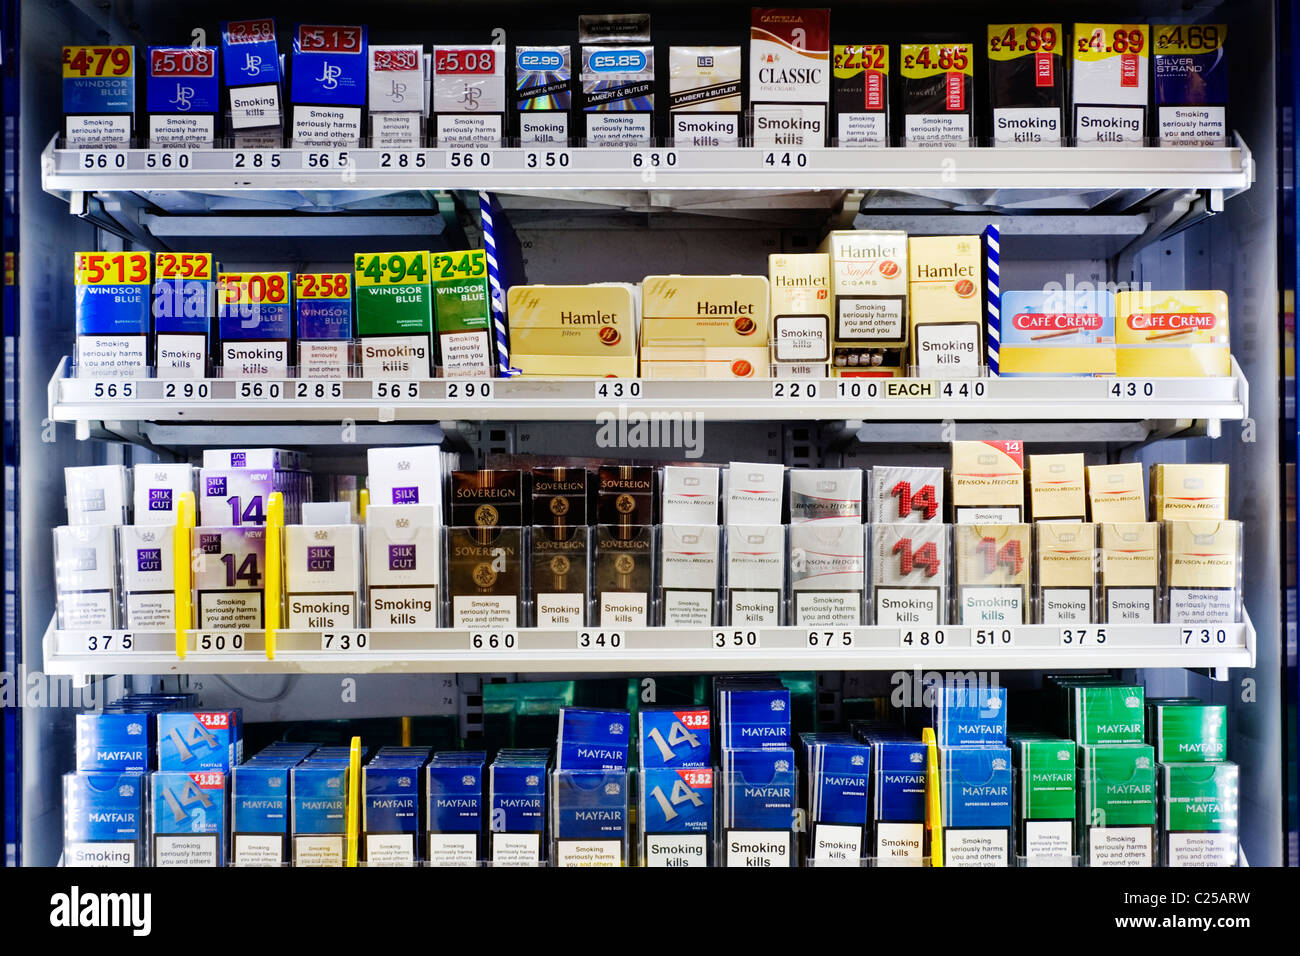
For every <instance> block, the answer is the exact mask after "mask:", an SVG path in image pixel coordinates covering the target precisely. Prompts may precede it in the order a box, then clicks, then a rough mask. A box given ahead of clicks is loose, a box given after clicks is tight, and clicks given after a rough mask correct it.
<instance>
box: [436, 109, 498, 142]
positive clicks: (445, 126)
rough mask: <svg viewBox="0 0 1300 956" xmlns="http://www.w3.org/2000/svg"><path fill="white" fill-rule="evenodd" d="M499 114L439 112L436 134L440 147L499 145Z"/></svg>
mask: <svg viewBox="0 0 1300 956" xmlns="http://www.w3.org/2000/svg"><path fill="white" fill-rule="evenodd" d="M501 119H502V117H501V114H499V113H485V114H482V115H477V114H474V113H439V114H438V116H437V126H436V134H435V135H436V136H437V143H438V146H439V148H441V149H479V148H483V147H493V146H500V145H501Z"/></svg>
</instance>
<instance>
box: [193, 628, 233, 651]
mask: <svg viewBox="0 0 1300 956" xmlns="http://www.w3.org/2000/svg"><path fill="white" fill-rule="evenodd" d="M245 643H246V642H245V640H244V635H243V634H227V633H223V632H215V631H200V632H199V633H198V634H196V635H195V636H194V653H196V654H241V653H243V651H244V645H245Z"/></svg>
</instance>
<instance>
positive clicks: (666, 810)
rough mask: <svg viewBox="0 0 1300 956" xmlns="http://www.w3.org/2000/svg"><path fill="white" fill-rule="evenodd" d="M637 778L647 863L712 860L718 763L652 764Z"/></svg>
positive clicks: (675, 864) (677, 864) (676, 864)
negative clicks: (714, 796)
mask: <svg viewBox="0 0 1300 956" xmlns="http://www.w3.org/2000/svg"><path fill="white" fill-rule="evenodd" d="M637 780H638V783H639V793H640V800H639V802H638V808H637V819H638V820H640V821H641V832H642V834H643V843H642V846H641V859H642V861H643V862H644V865H645V866H651V867H691V866H701V867H702V866H708V865H709V862H710V843H711V837H712V833H713V817H714V800H713V794H714V790H715V789H716V788H715V787H714V780H715V775H714V772H713V768H712V767H696V766H690V767H647V768H645V769H644V770H642V771H641V772H640V773H639V774H637Z"/></svg>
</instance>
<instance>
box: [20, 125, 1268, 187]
mask: <svg viewBox="0 0 1300 956" xmlns="http://www.w3.org/2000/svg"><path fill="white" fill-rule="evenodd" d="M56 143H57V137H55V138H52V139H51V140H50V142H49V144H48V145H47V147H46V148H45V151H44V153H43V154H42V157H41V181H42V185H43V186H44V188H45V190H46V191H47V192H51V193H55V194H60V195H64V196H70V195H71V194H73V193H77V192H111V191H127V192H141V193H143V192H148V191H157V190H163V191H166V190H187V191H191V192H197V193H212V194H216V195H221V194H226V193H229V192H230V191H258V190H261V191H279V190H292V191H297V190H324V191H327V193H329V192H335V191H344V192H348V191H356V190H374V191H384V192H391V191H407V190H448V189H471V190H478V189H486V190H490V191H494V192H512V191H524V192H529V193H531V192H534V191H536V190H592V189H623V190H635V191H646V190H650V191H654V190H684V189H687V190H727V191H735V190H742V191H743V190H763V191H768V190H778V191H789V190H826V189H832V190H843V189H860V188H868V187H869V188H871V189H877V190H901V191H929V190H936V189H937V190H950V189H962V190H981V189H984V190H1034V191H1047V192H1055V193H1070V192H1079V191H1093V190H1134V189H1136V190H1144V191H1158V190H1166V189H1176V190H1189V189H1191V190H1200V189H1209V190H1219V191H1222V192H1224V193H1236V192H1240V191H1242V190H1244V189H1247V188H1249V186H1250V185H1251V183H1252V182H1253V181H1254V176H1255V170H1254V162H1253V159H1252V157H1251V153H1250V150H1249V148H1248V147H1247V146H1246V145H1245V143H1244V142H1242V141H1241V140H1240V139H1239V138H1238V140H1237V141H1236V143H1235V145H1233V146H1230V147H1222V148H1220V147H1209V148H1199V147H1198V148H1193V147H1174V148H1169V147H1122V148H1106V149H1086V148H1085V149H1081V148H1076V147H1049V148H1023V147H1022V148H1015V147H1009V148H1008V147H1000V148H991V147H952V148H944V149H927V148H916V147H912V148H907V147H893V148H887V149H851V148H834V149H809V150H782V149H765V148H760V147H734V148H717V149H675V148H642V149H609V148H584V147H573V148H547V147H530V148H508V149H477V150H465V149H456V150H452V149H348V150H329V149H270V150H236V149H210V150H146V149H128V150H89V149H56V148H55V146H56ZM304 201H310V198H309V197H304ZM324 201H325V202H327V203H332V202H333V199H332V198H328V197H327V198H326V199H325V200H324Z"/></svg>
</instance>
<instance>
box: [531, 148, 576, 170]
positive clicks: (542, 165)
mask: <svg viewBox="0 0 1300 956" xmlns="http://www.w3.org/2000/svg"><path fill="white" fill-rule="evenodd" d="M569 163H570V159H569V153H568V151H567V150H563V149H530V150H528V151H527V152H526V153H524V168H525V169H568V168H569Z"/></svg>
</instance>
